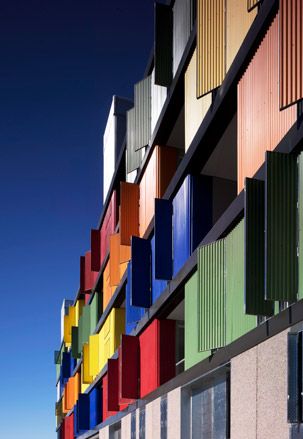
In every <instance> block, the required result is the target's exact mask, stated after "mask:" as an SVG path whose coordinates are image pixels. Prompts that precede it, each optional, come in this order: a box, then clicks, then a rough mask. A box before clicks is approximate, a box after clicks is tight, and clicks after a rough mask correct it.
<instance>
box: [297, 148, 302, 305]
mask: <svg viewBox="0 0 303 439" xmlns="http://www.w3.org/2000/svg"><path fill="white" fill-rule="evenodd" d="M298 247H299V252H298V253H299V259H298V265H299V267H298V299H303V154H302V153H301V154H299V156H298Z"/></svg>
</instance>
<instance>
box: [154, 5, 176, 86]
mask: <svg viewBox="0 0 303 439" xmlns="http://www.w3.org/2000/svg"><path fill="white" fill-rule="evenodd" d="M154 62H155V84H157V85H162V86H165V87H168V86H169V85H170V83H171V81H172V78H173V13H172V9H171V7H170V6H168V5H163V4H161V3H157V2H155V54H154Z"/></svg>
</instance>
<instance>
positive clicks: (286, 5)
mask: <svg viewBox="0 0 303 439" xmlns="http://www.w3.org/2000/svg"><path fill="white" fill-rule="evenodd" d="M279 24H280V29H279V36H280V38H279V39H280V47H279V49H280V53H279V55H280V56H279V59H280V108H281V109H283V108H285V107H288V106H289V105H292V104H294V103H295V102H297V101H298V100H299V99H302V98H303V38H302V36H303V35H302V34H303V0H281V1H280V21H279Z"/></svg>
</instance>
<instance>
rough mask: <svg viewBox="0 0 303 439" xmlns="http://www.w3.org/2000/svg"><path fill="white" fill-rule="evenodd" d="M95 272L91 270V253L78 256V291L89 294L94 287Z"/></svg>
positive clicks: (96, 273)
mask: <svg viewBox="0 0 303 439" xmlns="http://www.w3.org/2000/svg"><path fill="white" fill-rule="evenodd" d="M98 274H99V273H98V272H97V271H92V270H91V252H90V251H88V252H86V253H85V256H80V291H81V293H82V292H90V291H91V289H92V288H93V287H94V286H95V283H96V280H97V277H98Z"/></svg>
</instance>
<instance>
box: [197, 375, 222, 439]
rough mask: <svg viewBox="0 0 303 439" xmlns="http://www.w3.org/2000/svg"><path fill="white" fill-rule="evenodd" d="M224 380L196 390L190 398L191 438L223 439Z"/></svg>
mask: <svg viewBox="0 0 303 439" xmlns="http://www.w3.org/2000/svg"><path fill="white" fill-rule="evenodd" d="M226 400H227V388H226V380H221V381H219V382H218V383H216V384H215V385H213V386H212V387H208V388H206V389H203V388H202V389H196V390H193V391H192V396H191V433H192V434H191V438H192V439H200V438H201V437H203V439H225V438H226V437H227V436H226V430H227V428H226V424H227V422H226V421H227V410H226V409H227V404H226Z"/></svg>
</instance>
